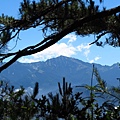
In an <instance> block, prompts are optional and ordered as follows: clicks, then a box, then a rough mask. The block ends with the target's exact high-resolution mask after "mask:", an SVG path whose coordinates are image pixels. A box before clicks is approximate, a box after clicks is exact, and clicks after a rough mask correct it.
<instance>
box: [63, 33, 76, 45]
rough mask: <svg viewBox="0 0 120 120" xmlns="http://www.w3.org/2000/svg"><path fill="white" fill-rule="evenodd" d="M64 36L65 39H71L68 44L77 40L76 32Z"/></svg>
mask: <svg viewBox="0 0 120 120" xmlns="http://www.w3.org/2000/svg"><path fill="white" fill-rule="evenodd" d="M64 38H65V39H69V41H68V44H69V43H72V42H74V41H76V39H77V37H76V35H74V34H69V35H66V36H65V37H64ZM64 38H63V39H64Z"/></svg>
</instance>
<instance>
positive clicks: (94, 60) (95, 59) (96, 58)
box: [90, 56, 101, 63]
mask: <svg viewBox="0 0 120 120" xmlns="http://www.w3.org/2000/svg"><path fill="white" fill-rule="evenodd" d="M100 58H101V57H98V56H97V57H95V58H94V59H93V60H90V63H94V62H96V61H98V60H99V59H100Z"/></svg>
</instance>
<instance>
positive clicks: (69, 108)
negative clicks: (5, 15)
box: [0, 68, 120, 120]
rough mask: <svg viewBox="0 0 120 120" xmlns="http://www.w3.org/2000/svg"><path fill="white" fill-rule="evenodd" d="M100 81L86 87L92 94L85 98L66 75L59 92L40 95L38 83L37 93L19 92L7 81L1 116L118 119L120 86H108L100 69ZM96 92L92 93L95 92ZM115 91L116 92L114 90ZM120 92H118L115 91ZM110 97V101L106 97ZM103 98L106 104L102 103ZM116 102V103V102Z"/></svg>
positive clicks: (0, 95) (0, 93)
mask: <svg viewBox="0 0 120 120" xmlns="http://www.w3.org/2000/svg"><path fill="white" fill-rule="evenodd" d="M93 73H94V74H93V75H95V76H96V80H97V81H98V84H97V85H95V86H87V85H86V86H84V87H85V88H87V89H88V90H89V93H90V95H89V96H86V97H83V96H82V91H79V92H78V91H77V92H74V93H73V88H72V87H71V84H68V83H67V82H66V81H65V78H63V85H62V86H61V85H60V83H58V88H59V92H58V93H56V94H53V93H48V95H46V96H43V95H42V97H40V98H38V97H37V94H38V92H39V91H38V89H39V86H38V83H36V84H35V87H34V90H33V93H32V94H31V95H30V94H27V93H25V89H24V88H23V87H21V88H20V89H19V90H17V91H15V89H14V87H13V86H11V87H9V86H8V84H7V83H6V82H3V81H1V83H0V113H1V114H0V119H2V120H13V119H14V120H18V119H19V120H31V119H35V120H59V118H62V119H64V120H80V119H82V120H118V119H120V106H119V102H120V98H119V91H120V89H119V88H109V89H108V88H107V86H106V85H105V82H104V81H103V80H102V79H101V78H100V76H99V73H98V71H97V69H96V68H94V70H93ZM90 91H92V94H91V92H90ZM113 91H114V93H113ZM115 93H116V94H115ZM106 97H109V100H108V101H107V100H106ZM99 98H102V99H103V102H102V104H100V103H98V101H99ZM113 102H114V103H113Z"/></svg>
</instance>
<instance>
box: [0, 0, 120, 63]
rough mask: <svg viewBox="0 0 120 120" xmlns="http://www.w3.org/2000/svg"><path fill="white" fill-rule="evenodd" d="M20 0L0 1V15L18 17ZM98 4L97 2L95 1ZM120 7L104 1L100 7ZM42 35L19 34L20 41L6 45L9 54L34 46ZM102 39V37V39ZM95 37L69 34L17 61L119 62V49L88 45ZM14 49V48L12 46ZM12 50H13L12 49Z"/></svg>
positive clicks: (119, 2) (33, 31) (34, 31)
mask: <svg viewBox="0 0 120 120" xmlns="http://www.w3.org/2000/svg"><path fill="white" fill-rule="evenodd" d="M21 1H22V0H4V1H3V0H1V1H0V14H2V13H4V14H5V15H9V16H14V17H16V18H18V17H19V12H18V8H19V6H20V2H21ZM95 1H96V2H98V1H99V0H95ZM118 5H120V0H114V2H112V0H111V1H110V0H104V3H102V4H101V7H103V6H106V8H107V9H108V8H113V7H115V6H118ZM43 36H44V35H43V34H42V32H41V30H40V27H39V28H35V29H29V30H27V31H22V32H21V33H20V36H19V37H20V39H19V40H17V39H16V38H15V39H13V41H11V42H10V43H9V44H8V48H9V50H11V51H10V52H14V51H18V50H20V49H23V48H25V47H27V46H28V45H34V44H36V43H38V42H40V41H41V40H43ZM102 39H104V37H103V38H102ZM94 40H95V37H94V36H93V35H90V36H87V37H80V36H77V35H75V34H74V33H70V34H68V35H67V36H65V37H64V38H62V39H61V40H60V41H59V42H58V43H56V44H54V45H53V46H51V47H49V48H47V49H46V50H44V51H42V52H39V53H36V54H33V55H31V56H27V57H22V58H20V59H19V60H18V61H19V62H22V63H31V62H38V61H45V60H47V59H50V58H55V57H58V56H60V55H63V56H67V57H72V58H77V59H79V60H82V61H84V62H89V63H98V64H101V65H113V64H114V63H118V62H120V48H114V47H111V46H109V45H106V46H105V47H98V46H96V45H95V44H94V45H89V43H91V42H93V41H94ZM16 41H17V45H16ZM15 45H16V47H15V48H14V46H15ZM13 48H14V49H13Z"/></svg>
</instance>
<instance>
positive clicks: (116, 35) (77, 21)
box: [0, 0, 120, 72]
mask: <svg viewBox="0 0 120 120" xmlns="http://www.w3.org/2000/svg"><path fill="white" fill-rule="evenodd" d="M102 2H103V0H99V4H98V5H96V4H95V1H93V0H40V1H39V2H35V1H32V2H30V1H29V0H23V2H21V4H20V8H19V15H20V16H19V18H18V19H17V18H14V17H11V16H10V17H9V16H8V15H4V14H2V15H1V16H0V61H3V60H5V59H7V58H9V61H8V62H7V63H5V64H2V65H1V66H0V72H1V71H3V70H4V69H6V68H7V67H9V66H10V65H11V64H13V63H14V62H15V61H16V60H17V59H18V58H20V57H22V56H27V55H31V54H34V53H37V52H40V51H42V50H44V49H46V48H48V47H50V46H51V45H53V44H55V43H56V42H58V41H59V40H61V39H62V38H63V37H64V36H66V35H67V34H69V33H71V32H75V33H76V34H77V35H80V36H86V35H90V34H94V35H95V36H96V40H95V41H93V42H92V41H91V44H94V43H96V44H97V45H98V46H102V45H105V44H109V45H112V46H114V47H117V46H118V47H119V46H120V28H119V26H120V5H118V6H116V7H114V8H110V9H105V7H103V9H100V8H99V5H100V4H101V3H102ZM110 2H112V1H110ZM38 26H41V28H42V29H41V31H42V32H43V33H44V35H45V36H44V38H43V40H41V41H40V42H39V43H37V44H36V45H33V46H28V47H26V48H24V49H22V50H18V51H16V52H13V53H10V52H7V53H6V52H4V49H5V48H6V46H7V43H8V42H9V41H11V40H13V38H15V37H17V38H19V35H20V32H21V31H25V30H28V29H30V28H36V27H38ZM49 31H51V32H49ZM106 34H107V35H108V37H107V38H106V39H105V40H104V41H99V40H100V38H101V37H103V36H104V35H106Z"/></svg>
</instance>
